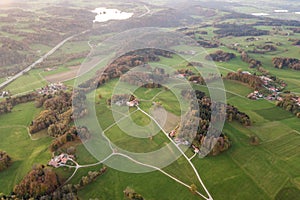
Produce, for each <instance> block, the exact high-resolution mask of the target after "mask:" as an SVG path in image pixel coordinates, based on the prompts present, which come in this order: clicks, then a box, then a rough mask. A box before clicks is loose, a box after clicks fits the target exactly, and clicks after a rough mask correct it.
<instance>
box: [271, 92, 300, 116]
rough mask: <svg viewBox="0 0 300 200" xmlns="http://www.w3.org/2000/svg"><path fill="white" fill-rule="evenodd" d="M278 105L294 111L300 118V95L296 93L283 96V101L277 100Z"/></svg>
mask: <svg viewBox="0 0 300 200" xmlns="http://www.w3.org/2000/svg"><path fill="white" fill-rule="evenodd" d="M276 105H277V106H278V107H282V108H283V109H285V110H287V111H289V112H292V113H293V114H294V115H296V116H297V117H298V118H300V97H298V96H296V95H295V94H288V95H286V96H285V97H283V99H282V101H277V102H276Z"/></svg>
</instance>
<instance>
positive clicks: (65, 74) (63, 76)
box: [44, 66, 80, 83]
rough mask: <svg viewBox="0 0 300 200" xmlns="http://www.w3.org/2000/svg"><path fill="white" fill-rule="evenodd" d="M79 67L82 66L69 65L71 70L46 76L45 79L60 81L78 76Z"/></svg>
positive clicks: (54, 81)
mask: <svg viewBox="0 0 300 200" xmlns="http://www.w3.org/2000/svg"><path fill="white" fill-rule="evenodd" d="M79 68H80V66H73V67H69V69H70V70H69V71H67V72H62V73H59V74H53V75H49V76H45V77H44V79H46V80H47V81H48V82H50V83H58V82H64V81H67V80H71V79H73V78H76V76H77V72H78V70H79Z"/></svg>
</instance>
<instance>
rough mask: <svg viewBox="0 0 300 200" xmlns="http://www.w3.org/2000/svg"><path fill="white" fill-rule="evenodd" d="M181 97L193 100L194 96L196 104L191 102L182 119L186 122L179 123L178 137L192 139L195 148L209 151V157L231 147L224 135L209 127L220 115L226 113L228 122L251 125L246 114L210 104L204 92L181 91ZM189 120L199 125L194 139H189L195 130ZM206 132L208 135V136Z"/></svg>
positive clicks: (233, 108) (226, 106)
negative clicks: (215, 113) (189, 108)
mask: <svg viewBox="0 0 300 200" xmlns="http://www.w3.org/2000/svg"><path fill="white" fill-rule="evenodd" d="M181 95H182V96H183V98H186V99H193V96H194V95H196V99H197V102H192V105H191V110H190V111H189V112H188V113H187V114H186V116H185V117H184V119H188V120H183V122H182V123H181V125H180V128H179V133H180V135H179V137H180V138H185V139H187V140H188V141H189V140H191V139H193V145H194V146H195V147H197V148H199V149H200V147H202V149H203V148H204V149H207V151H210V150H211V151H210V152H208V153H210V155H218V154H219V153H221V152H223V151H225V150H227V149H228V148H229V147H230V146H231V142H230V139H229V138H228V137H227V136H226V134H225V133H223V132H220V130H218V129H217V128H214V127H212V126H211V122H217V121H219V120H220V119H221V117H222V115H221V114H222V113H224V112H226V119H227V121H229V122H231V121H233V120H235V121H238V122H239V123H241V124H242V125H244V126H250V125H251V120H250V117H249V116H248V115H247V114H246V113H243V112H241V111H239V110H238V109H237V108H236V107H234V106H232V105H224V104H219V103H217V102H216V103H214V104H212V101H211V99H210V98H208V97H207V96H205V93H204V92H201V91H199V90H195V91H189V90H183V91H182V92H181ZM220 109H221V110H220ZM198 110H199V113H198ZM217 110H220V111H221V112H217V113H218V114H217V115H216V116H214V117H212V112H213V111H217ZM222 110H223V112H222ZM197 113H198V114H197ZM191 119H194V120H197V121H199V124H196V126H197V134H196V137H195V138H189V137H191V136H190V131H191V130H193V129H194V128H195V124H191V121H193V120H191ZM208 132H209V133H210V134H209V135H208Z"/></svg>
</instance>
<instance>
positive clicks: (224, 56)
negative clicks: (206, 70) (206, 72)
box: [205, 50, 236, 62]
mask: <svg viewBox="0 0 300 200" xmlns="http://www.w3.org/2000/svg"><path fill="white" fill-rule="evenodd" d="M235 57H236V55H235V54H234V53H227V52H224V51H222V50H218V51H216V52H215V53H211V54H209V55H207V56H206V57H205V58H206V59H207V60H213V61H217V62H227V61H229V60H231V59H233V58H235Z"/></svg>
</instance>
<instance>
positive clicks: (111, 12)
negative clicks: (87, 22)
mask: <svg viewBox="0 0 300 200" xmlns="http://www.w3.org/2000/svg"><path fill="white" fill-rule="evenodd" d="M92 12H93V13H96V14H97V15H96V17H95V20H94V21H93V22H94V23H95V22H107V21H109V20H125V19H129V18H131V17H132V16H133V14H134V13H127V12H122V11H120V10H118V9H107V8H96V9H95V10H93V11H92Z"/></svg>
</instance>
